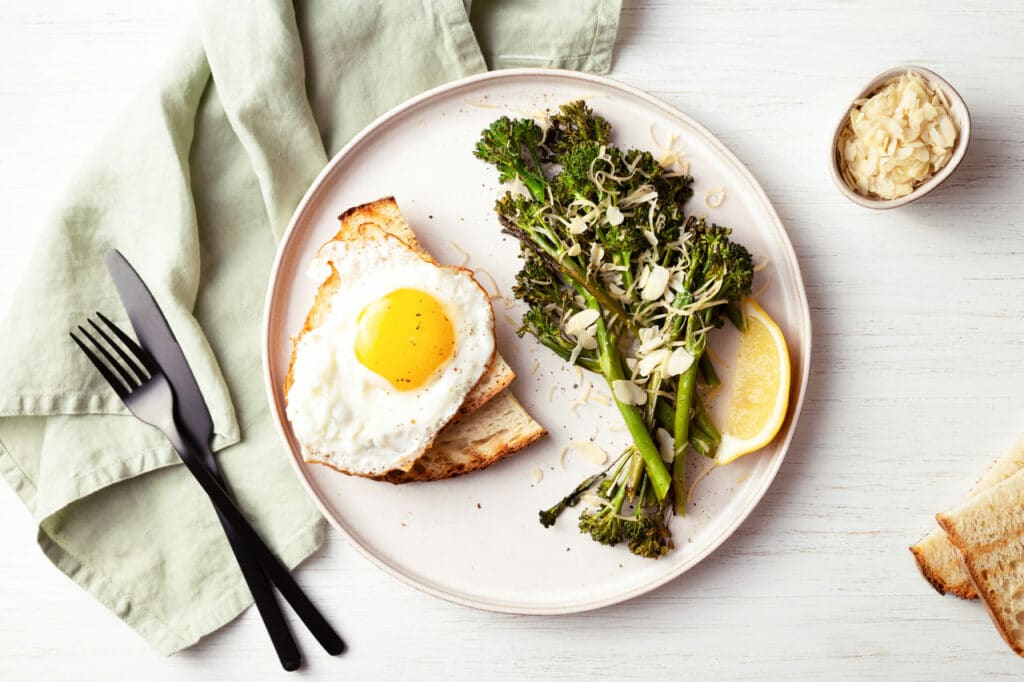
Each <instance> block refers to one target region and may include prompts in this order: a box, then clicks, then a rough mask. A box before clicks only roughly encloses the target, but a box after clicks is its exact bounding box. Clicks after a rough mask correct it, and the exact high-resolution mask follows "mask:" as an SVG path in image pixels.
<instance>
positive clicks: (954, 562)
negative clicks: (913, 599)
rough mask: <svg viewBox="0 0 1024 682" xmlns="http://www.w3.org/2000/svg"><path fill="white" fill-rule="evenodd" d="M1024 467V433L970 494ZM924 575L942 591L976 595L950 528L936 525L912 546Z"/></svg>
mask: <svg viewBox="0 0 1024 682" xmlns="http://www.w3.org/2000/svg"><path fill="white" fill-rule="evenodd" d="M1021 468H1024V437H1021V438H1020V439H1019V440H1018V441H1017V443H1016V444H1015V445H1014V446H1013V448H1011V449H1010V451H1009V452H1007V453H1006V454H1005V455H1004V456H1003V457H1002V458H1000V459H999V460H997V461H996V462H995V463H994V464H993V465H992V466H991V467H990V468H989V470H988V471H987V472H985V475H984V476H982V478H981V480H979V481H978V483H977V485H975V486H974V489H973V490H971V492H970V495H972V496H973V495H977V494H978V493H980V492H982V491H985V490H988V489H989V488H991V487H992V486H994V485H996V484H998V483H1000V482H1002V481H1004V480H1006V479H1007V478H1009V477H1010V476H1012V475H1013V474H1015V473H1017V472H1018V471H1020V469H1021ZM910 551H911V552H913V554H914V558H915V559H916V560H917V565H918V567H919V568H920V569H921V573H922V575H924V577H925V579H927V580H928V582H929V583H931V585H932V587H934V588H935V589H936V590H938V592H939V593H940V594H955V595H956V596H958V597H961V598H963V599H974V598H975V597H977V594H976V593H975V591H974V586H973V585H972V584H971V578H970V576H969V575H968V574H967V570H966V569H965V568H964V566H963V562H962V561H961V559H960V552H958V551H957V549H956V548H955V547H954V546H953V545H952V544H951V543H950V541H949V538H948V537H947V535H946V532H945V531H943V530H942V529H941V528H935V529H934V530H932V532H930V533H928V535H926V536H925V537H924V539H923V540H921V541H920V542H919V543H917V544H916V545H914V546H913V547H911V548H910Z"/></svg>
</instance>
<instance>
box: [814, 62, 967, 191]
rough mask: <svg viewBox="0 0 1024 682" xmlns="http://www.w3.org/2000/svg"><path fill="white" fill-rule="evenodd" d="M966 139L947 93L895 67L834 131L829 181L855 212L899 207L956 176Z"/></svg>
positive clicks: (961, 117) (927, 77)
mask: <svg viewBox="0 0 1024 682" xmlns="http://www.w3.org/2000/svg"><path fill="white" fill-rule="evenodd" d="M970 138H971V115H970V112H969V111H968V110H967V104H965V103H964V100H963V98H962V97H961V96H960V94H959V93H958V92H957V91H956V90H955V89H954V88H953V86H952V85H950V84H949V83H948V82H947V81H946V80H945V79H944V78H942V76H940V75H938V74H937V73H935V72H934V71H930V70H928V69H925V68H922V67H920V66H897V67H895V68H892V69H888V70H886V71H884V72H882V73H880V74H878V75H877V76H876V77H875V78H873V79H872V80H871V81H870V82H869V83H868V84H867V85H866V86H865V87H864V88H863V89H862V90H861V91H860V93H859V94H858V95H857V96H856V97H855V98H854V100H853V102H852V103H851V104H850V105H849V106H848V107H847V108H846V111H845V112H844V114H843V116H842V118H841V119H840V120H839V123H838V125H836V130H835V134H834V135H833V137H832V150H831V154H830V159H831V163H830V166H831V169H832V178H833V179H834V180H835V183H836V186H837V187H838V188H839V191H840V192H842V193H843V194H844V195H845V196H846V197H847V198H848V199H850V200H851V201H853V202H855V203H857V204H860V205H861V206H865V207H867V208H877V209H887V208H896V207H897V206H903V205H905V204H909V203H910V202H912V201H917V200H918V199H920V198H921V197H923V196H924V195H925V194H928V192H930V191H932V190H933V189H935V188H936V187H938V186H939V185H940V184H942V183H943V182H944V181H945V180H946V178H948V177H949V176H950V175H951V174H952V173H953V171H954V170H956V167H957V166H959V165H960V162H961V161H962V160H963V158H964V155H965V154H966V153H967V145H968V144H969V142H970Z"/></svg>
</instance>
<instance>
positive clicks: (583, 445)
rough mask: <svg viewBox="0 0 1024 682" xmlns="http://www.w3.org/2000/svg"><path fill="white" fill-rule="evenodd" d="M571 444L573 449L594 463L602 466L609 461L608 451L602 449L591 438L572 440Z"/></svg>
mask: <svg viewBox="0 0 1024 682" xmlns="http://www.w3.org/2000/svg"><path fill="white" fill-rule="evenodd" d="M569 445H570V446H571V447H572V449H573V450H575V451H576V452H578V453H579V454H580V455H582V456H583V457H584V459H587V460H588V461H590V462H591V463H593V464H596V465H598V466H601V465H602V464H604V463H605V462H607V461H608V453H607V452H605V451H604V450H602V449H601V448H600V447H598V445H597V444H596V443H594V442H593V441H589V440H574V441H570V442H569Z"/></svg>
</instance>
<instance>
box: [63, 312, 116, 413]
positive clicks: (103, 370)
mask: <svg viewBox="0 0 1024 682" xmlns="http://www.w3.org/2000/svg"><path fill="white" fill-rule="evenodd" d="M79 329H81V327H79ZM68 336H70V337H71V340H72V341H74V342H75V344H76V345H77V346H78V347H79V349H81V351H82V352H83V353H85V357H87V358H89V362H91V363H92V364H93V366H94V367H95V368H96V369H97V371H99V373H100V374H102V375H103V378H104V379H106V381H107V383H108V384H110V387H111V388H112V389H114V393H116V394H117V397H118V398H120V399H121V400H124V399H125V398H126V397H127V396H128V391H127V390H126V389H125V387H124V384H122V383H121V380H120V379H118V378H117V377H116V376H115V375H114V373H113V372H111V371H110V369H109V368H108V367H107V366H106V365H104V364H103V361H102V360H100V359H99V357H98V356H97V355H96V354H95V353H93V352H92V351H91V350H89V347H88V346H86V345H85V344H84V343H83V342H82V340H81V339H79V338H78V337H77V336H75V333H74V332H70V333H69V334H68Z"/></svg>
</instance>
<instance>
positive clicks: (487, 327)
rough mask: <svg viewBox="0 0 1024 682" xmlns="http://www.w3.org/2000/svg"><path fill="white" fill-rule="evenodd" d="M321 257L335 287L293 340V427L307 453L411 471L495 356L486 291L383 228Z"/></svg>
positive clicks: (362, 470)
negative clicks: (314, 318) (316, 315)
mask: <svg viewBox="0 0 1024 682" xmlns="http://www.w3.org/2000/svg"><path fill="white" fill-rule="evenodd" d="M317 260H318V264H317V266H316V269H315V272H317V273H319V277H323V276H324V274H327V275H329V276H330V277H337V279H338V286H336V287H334V293H333V295H332V296H331V297H330V299H329V301H327V302H320V301H318V303H321V304H322V303H326V306H324V305H321V311H320V314H321V319H320V322H319V324H317V325H316V326H315V327H314V328H312V329H310V330H308V331H306V333H304V334H303V335H302V336H301V338H300V339H299V341H298V343H297V345H296V347H295V356H294V361H293V364H292V375H291V380H292V382H291V386H290V388H289V390H288V394H287V400H288V404H287V409H286V413H287V415H288V419H289V420H290V422H291V425H292V431H293V432H294V434H295V436H296V438H297V440H298V441H299V443H300V444H301V446H302V450H303V455H304V457H305V458H306V459H307V460H308V461H316V462H321V463H324V464H328V465H330V466H331V467H333V468H335V469H338V470H340V471H343V472H346V473H351V474H357V475H362V476H374V475H379V474H383V473H384V472H387V471H390V470H393V469H403V470H408V468H409V467H410V466H411V465H412V463H413V462H414V461H415V460H416V458H417V457H419V456H420V455H422V454H423V453H424V452H425V451H426V449H427V448H428V447H429V446H430V444H431V442H432V441H433V439H434V437H435V436H436V435H437V433H438V432H439V431H440V430H441V429H442V428H443V427H444V425H445V424H446V423H448V421H449V420H451V418H452V417H453V416H454V415H455V414H456V412H457V411H458V409H459V407H460V406H461V405H462V403H463V401H464V400H465V398H466V395H467V394H468V393H469V391H470V390H471V389H472V388H473V386H474V385H476V383H477V381H479V380H480V378H481V376H483V374H484V372H485V371H486V370H487V368H488V366H489V365H490V364H491V361H492V359H493V358H494V349H495V341H494V311H493V309H492V308H491V302H490V298H489V297H488V295H487V293H486V292H485V291H484V290H483V289H482V288H481V287H480V285H479V284H478V283H477V281H476V280H475V279H474V278H473V275H472V273H471V272H470V271H469V270H466V269H464V268H455V267H441V266H438V265H437V264H435V263H433V262H431V261H428V260H424V259H423V258H422V257H421V256H420V255H419V254H417V253H416V252H415V251H413V250H412V249H411V248H409V246H408V245H406V244H405V242H403V241H401V240H400V239H398V238H397V237H394V236H393V235H390V234H386V233H383V232H381V233H379V234H372V233H371V234H369V235H367V234H363V235H362V238H358V239H348V240H341V241H334V242H329V243H328V244H326V245H325V246H324V247H323V248H322V249H321V250H320V253H319V254H318V259H317Z"/></svg>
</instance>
